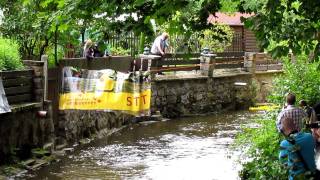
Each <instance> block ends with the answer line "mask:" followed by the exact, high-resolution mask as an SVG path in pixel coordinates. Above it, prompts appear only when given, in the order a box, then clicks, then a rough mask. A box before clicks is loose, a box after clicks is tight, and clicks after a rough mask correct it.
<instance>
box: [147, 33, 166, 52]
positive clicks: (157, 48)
mask: <svg viewBox="0 0 320 180" xmlns="http://www.w3.org/2000/svg"><path fill="white" fill-rule="evenodd" d="M168 38H169V35H168V33H166V32H164V33H162V34H161V35H160V36H158V37H157V38H156V39H155V40H154V42H153V44H152V47H151V53H152V54H155V55H160V56H163V55H164V54H165V48H166V46H167V42H166V40H167V39H168Z"/></svg>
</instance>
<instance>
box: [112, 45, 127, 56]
mask: <svg viewBox="0 0 320 180" xmlns="http://www.w3.org/2000/svg"><path fill="white" fill-rule="evenodd" d="M111 55H112V56H128V55H130V49H124V48H122V47H112V48H111Z"/></svg>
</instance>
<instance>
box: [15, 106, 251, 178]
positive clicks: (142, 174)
mask: <svg viewBox="0 0 320 180" xmlns="http://www.w3.org/2000/svg"><path fill="white" fill-rule="evenodd" d="M252 116H254V114H251V113H249V112H245V111H242V112H230V113H225V114H217V115H210V116H203V117H201V116H198V117H189V118H179V119H174V120H170V121H165V122H162V121H160V122H142V123H138V124H133V125H130V126H128V127H126V128H124V129H122V130H120V131H118V132H116V133H114V134H112V135H110V136H108V137H105V138H102V139H99V140H94V141H92V142H91V143H89V144H86V145H82V146H78V147H76V148H75V151H74V152H71V153H68V155H67V156H65V157H61V159H60V160H59V162H56V163H53V164H52V165H49V166H46V167H44V168H42V169H39V170H38V171H36V172H34V173H32V174H27V175H26V176H24V177H21V178H29V179H46V178H47V179H81V178H82V179H90V178H91V179H236V178H237V177H238V171H239V169H240V168H241V167H240V166H239V165H237V163H236V161H235V160H236V159H237V157H238V154H239V151H238V150H237V149H232V148H231V144H232V143H233V141H234V137H235V134H236V133H237V132H239V131H240V124H246V123H248V122H250V119H251V118H252Z"/></svg>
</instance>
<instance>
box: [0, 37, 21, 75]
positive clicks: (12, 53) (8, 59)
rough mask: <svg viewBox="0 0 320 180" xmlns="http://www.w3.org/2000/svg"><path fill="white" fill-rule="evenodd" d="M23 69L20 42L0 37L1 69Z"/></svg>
mask: <svg viewBox="0 0 320 180" xmlns="http://www.w3.org/2000/svg"><path fill="white" fill-rule="evenodd" d="M21 69H23V63H22V61H21V57H20V54H19V45H18V43H17V42H15V41H13V40H11V39H4V38H0V71H1V70H21Z"/></svg>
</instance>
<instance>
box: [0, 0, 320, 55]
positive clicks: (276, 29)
mask: <svg viewBox="0 0 320 180" xmlns="http://www.w3.org/2000/svg"><path fill="white" fill-rule="evenodd" d="M0 9H1V10H2V11H3V14H4V17H5V18H4V19H3V23H2V25H1V27H0V31H1V33H2V34H3V35H4V36H5V37H10V38H13V39H16V40H17V41H18V42H19V43H20V44H21V47H22V48H21V52H22V54H23V55H24V58H28V57H33V56H39V55H41V54H43V53H44V52H45V51H46V50H47V49H48V48H50V46H52V45H53V44H54V43H55V42H57V38H58V42H59V44H61V45H62V46H64V45H65V44H66V43H67V42H77V41H78V39H79V37H80V35H81V34H82V41H83V40H84V33H85V31H86V30H88V29H90V30H92V31H99V32H102V34H103V36H107V35H108V33H109V32H111V31H116V32H118V33H121V32H129V31H132V32H135V33H136V34H137V35H139V34H140V33H143V34H144V35H146V36H152V35H154V24H152V23H151V21H150V20H151V19H153V20H154V22H155V24H156V25H157V26H158V27H159V26H161V25H165V26H166V27H167V28H166V29H167V30H168V31H169V32H170V33H178V34H184V35H187V36H188V35H190V34H192V33H193V32H195V31H201V30H203V29H208V28H210V27H209V25H208V23H207V17H208V15H209V14H211V13H214V12H217V11H227V12H235V11H242V12H249V13H254V16H253V17H251V18H248V19H246V20H245V25H246V26H247V27H249V28H251V29H252V30H253V31H254V32H255V33H256V36H257V38H258V39H259V40H260V42H261V46H262V47H263V48H266V49H268V50H270V51H271V52H272V55H273V56H283V55H287V54H288V52H289V51H290V50H292V52H293V53H294V54H300V53H307V54H309V53H310V54H311V52H315V54H316V55H317V54H319V46H320V44H319V40H320V34H319V33H318V31H319V28H320V20H319V18H318V17H319V15H320V1H318V0H107V1H105V0H2V1H1V2H0ZM56 32H58V33H56ZM57 34H58V35H59V36H58V37H57ZM78 43H79V42H78ZM316 57H317V56H316Z"/></svg>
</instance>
